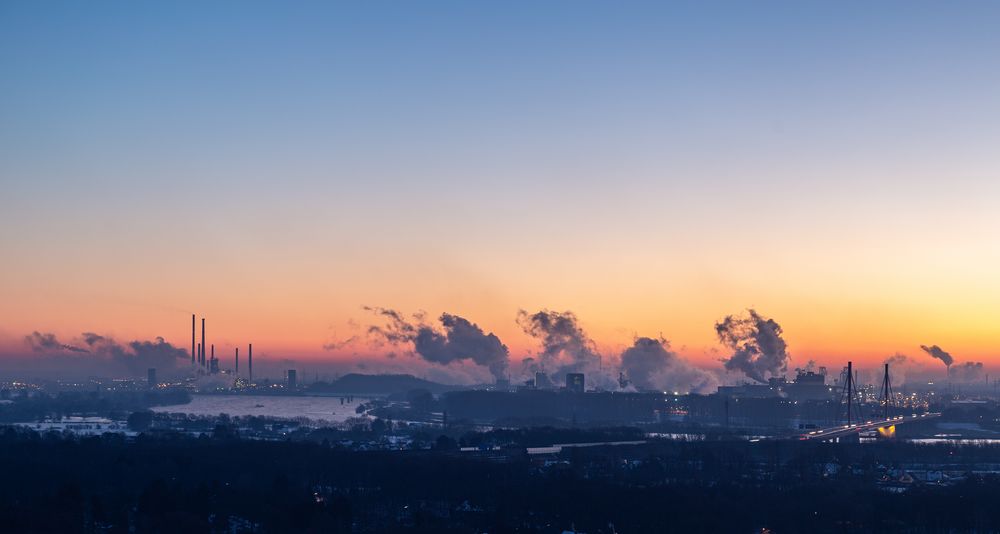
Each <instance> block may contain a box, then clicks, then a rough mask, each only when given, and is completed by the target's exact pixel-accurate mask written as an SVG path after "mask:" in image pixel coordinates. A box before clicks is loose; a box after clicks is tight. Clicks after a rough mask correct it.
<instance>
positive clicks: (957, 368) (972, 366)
mask: <svg viewBox="0 0 1000 534" xmlns="http://www.w3.org/2000/svg"><path fill="white" fill-rule="evenodd" d="M983 375H984V372H983V363H982V362H964V363H961V364H958V365H952V366H950V367H949V368H948V378H950V379H951V380H952V381H954V382H980V381H982V380H984V376H983Z"/></svg>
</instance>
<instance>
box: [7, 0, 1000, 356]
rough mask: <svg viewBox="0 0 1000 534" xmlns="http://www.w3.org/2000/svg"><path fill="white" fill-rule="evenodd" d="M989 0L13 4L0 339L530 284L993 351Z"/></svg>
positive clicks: (997, 165) (995, 16)
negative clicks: (751, 311)
mask: <svg viewBox="0 0 1000 534" xmlns="http://www.w3.org/2000/svg"><path fill="white" fill-rule="evenodd" d="M998 22H1000V4H997V3H995V2H958V3H948V4H945V3H941V2H922V1H905V2H903V1H888V2H878V3H871V2H836V3H828V2H753V3H747V2H731V3H730V2H691V3H686V2H649V3H645V2H641V3H633V2H545V3H538V2H502V3H494V4H489V3H481V2H472V3H470V2H452V3H439V2H363V3H335V2H316V3H312V2H301V3H295V4H294V5H287V4H285V3H279V2H270V3H268V2H243V1H241V2H212V3H204V2H161V3H154V2H99V3H93V2H88V3H71V2H66V3H63V2H28V1H25V2H4V3H3V4H2V5H0V185H2V187H0V191H2V193H3V194H2V195H0V352H3V354H6V355H7V356H10V355H16V354H18V353H19V352H24V351H25V350H26V347H25V345H24V341H23V340H24V336H25V335H26V334H28V333H30V332H32V331H36V330H37V331H41V332H51V333H54V334H56V335H58V336H60V338H66V339H70V338H72V337H73V336H78V335H79V334H80V333H81V332H99V333H102V334H106V335H112V336H115V337H116V338H119V339H123V340H124V339H152V338H154V337H155V336H163V337H164V338H166V339H167V340H168V341H170V342H173V343H175V344H177V345H179V346H180V347H187V346H188V344H189V339H190V331H189V325H190V314H191V313H197V314H198V316H199V317H201V316H204V317H207V318H208V324H209V329H210V335H211V336H212V339H213V340H214V341H217V342H218V343H219V346H220V349H222V348H224V347H225V348H226V350H229V349H228V347H233V346H236V345H243V344H245V343H248V342H253V343H254V344H255V348H256V347H262V349H260V350H266V351H269V353H271V354H275V355H282V357H288V358H295V359H298V360H305V361H309V360H318V359H334V360H338V359H339V360H343V361H365V359H367V358H374V359H376V360H379V361H383V360H384V353H385V351H386V350H387V349H386V347H380V346H377V344H368V343H362V344H360V345H359V344H357V343H356V344H355V345H354V346H353V347H351V348H349V349H343V350H334V351H330V350H324V349H323V346H324V345H326V344H331V343H334V344H336V343H338V342H340V341H343V340H346V339H349V338H351V337H352V336H354V335H356V334H357V333H358V332H362V333H363V331H364V329H365V327H366V325H368V324H370V323H372V322H373V321H376V319H377V318H376V317H373V316H372V314H371V313H370V312H367V311H365V310H364V309H362V307H363V306H381V307H386V308H392V309H396V310H400V311H402V312H404V313H414V312H419V311H424V312H426V313H427V314H428V317H431V318H432V319H433V318H435V317H437V316H438V315H440V314H442V313H451V314H457V315H459V316H461V317H465V318H468V319H469V320H470V321H472V322H474V323H476V324H478V325H479V326H480V327H482V328H483V329H484V330H485V331H487V332H493V333H495V334H496V335H497V336H498V337H499V338H500V339H502V340H503V343H504V344H506V345H507V346H508V347H509V348H510V352H511V356H512V358H520V357H522V356H526V355H531V354H534V353H535V352H537V351H538V350H539V345H538V342H537V340H536V339H533V338H531V337H530V336H528V335H526V334H525V332H524V331H523V329H522V327H521V326H519V325H518V324H517V322H516V318H517V314H518V311H519V310H526V311H528V312H535V311H538V310H546V309H547V310H554V311H564V310H570V311H573V312H574V313H575V314H576V315H577V316H578V317H579V319H580V323H581V325H582V327H583V328H584V329H585V330H586V332H587V334H588V335H589V336H590V337H591V338H593V340H594V341H595V343H596V344H597V346H598V347H599V348H600V350H602V351H607V352H609V353H615V352H618V351H621V350H622V349H623V348H625V347H627V346H629V345H630V344H631V342H632V340H633V338H635V337H636V336H650V337H657V336H663V337H664V338H666V339H669V340H670V342H671V346H672V347H673V349H674V350H676V351H677V352H679V353H680V354H682V355H683V356H684V357H686V358H688V359H690V360H691V361H693V362H695V363H696V364H698V365H701V366H706V367H710V366H718V365H719V364H718V361H717V360H718V359H719V358H720V357H723V356H725V355H726V351H727V350H728V349H726V348H725V347H723V346H722V345H720V344H719V340H718V339H717V337H716V332H715V330H714V328H713V325H714V324H715V323H716V322H717V321H719V320H721V319H722V318H723V317H725V316H726V315H728V314H734V313H740V312H742V311H743V310H746V309H748V308H754V309H756V310H758V311H759V312H760V313H762V314H764V315H766V316H767V317H770V318H773V319H774V320H775V321H777V322H778V323H780V325H781V326H782V328H783V331H784V339H785V340H786V341H787V343H788V350H789V352H790V354H791V356H792V365H793V366H795V365H800V364H804V362H806V361H808V360H810V359H814V360H817V361H819V362H821V363H826V364H829V365H831V366H833V365H837V366H839V365H842V362H843V361H845V360H847V359H852V358H853V359H854V360H857V361H863V362H880V361H881V360H882V359H884V358H885V357H887V356H889V355H892V354H894V353H896V352H902V353H905V354H910V355H913V356H919V355H920V354H921V351H920V348H919V346H920V345H921V344H928V345H929V344H937V345H940V346H941V347H943V348H945V349H946V350H948V351H949V352H950V353H952V354H953V355H955V357H956V359H957V360H960V361H965V360H970V361H971V360H975V361H983V362H985V364H986V365H987V367H989V366H990V365H996V364H1000V351H998V350H997V349H998V347H1000V328H998V327H997V322H998V321H997V320H998V318H1000V277H998V276H996V265H997V264H998V261H1000V238H998V236H1000V210H997V205H998V202H1000V161H998V156H997V150H996V147H997V146H1000V99H997V98H996V95H997V94H1000V62H998V61H997V60H996V57H997V52H998V50H1000V33H998V32H997V31H996V27H997V24H998Z"/></svg>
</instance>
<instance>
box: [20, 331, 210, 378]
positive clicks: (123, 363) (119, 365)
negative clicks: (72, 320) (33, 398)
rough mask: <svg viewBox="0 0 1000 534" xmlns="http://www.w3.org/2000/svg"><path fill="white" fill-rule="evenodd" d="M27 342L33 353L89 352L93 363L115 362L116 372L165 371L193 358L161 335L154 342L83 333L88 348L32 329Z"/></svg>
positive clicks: (137, 373)
mask: <svg viewBox="0 0 1000 534" xmlns="http://www.w3.org/2000/svg"><path fill="white" fill-rule="evenodd" d="M24 339H25V342H26V343H27V344H28V345H29V346H30V347H31V349H32V350H33V351H34V352H39V353H48V354H51V355H55V356H57V355H59V354H64V353H65V351H70V352H76V353H83V354H87V355H88V358H90V360H88V361H90V362H92V363H93V364H98V365H102V364H103V365H108V364H110V365H112V367H113V369H114V372H122V371H124V372H127V373H129V374H132V375H141V374H142V373H145V372H146V369H148V368H150V367H155V368H156V369H158V370H161V371H163V372H169V371H170V370H172V369H174V368H175V367H176V366H177V364H178V363H181V362H187V361H189V358H190V357H191V355H190V354H188V352H187V351H186V350H184V349H182V348H178V347H175V346H173V345H171V344H170V343H167V342H166V341H165V340H164V339H163V338H162V337H157V338H155V339H154V340H152V341H139V340H136V341H131V342H129V343H126V344H124V345H123V344H120V343H118V342H117V341H115V340H114V339H112V338H110V337H107V336H100V335H97V334H95V333H93V332H84V333H83V334H81V335H80V340H79V341H82V343H83V344H85V345H86V346H87V348H83V347H80V346H77V345H69V344H65V343H60V342H59V340H58V339H57V338H56V336H55V335H54V334H48V333H39V332H32V333H31V334H30V335H28V336H25V338H24Z"/></svg>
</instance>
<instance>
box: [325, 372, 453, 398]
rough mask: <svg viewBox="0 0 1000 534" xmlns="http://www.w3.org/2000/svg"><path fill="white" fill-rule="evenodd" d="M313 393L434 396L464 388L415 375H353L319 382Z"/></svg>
mask: <svg viewBox="0 0 1000 534" xmlns="http://www.w3.org/2000/svg"><path fill="white" fill-rule="evenodd" d="M309 389H310V390H311V391H316V392H329V393H354V394H361V393H385V394H393V393H406V392H408V391H411V390H414V389H426V390H427V391H430V392H431V393H434V394H440V393H444V392H446V391H454V390H456V389H463V388H462V386H450V385H447V384H439V383H437V382H431V381H429V380H424V379H422V378H417V377H415V376H413V375H363V374H358V373H351V374H348V375H344V376H342V377H340V378H339V379H337V380H334V381H333V382H317V383H315V384H313V385H312V386H310V388H309Z"/></svg>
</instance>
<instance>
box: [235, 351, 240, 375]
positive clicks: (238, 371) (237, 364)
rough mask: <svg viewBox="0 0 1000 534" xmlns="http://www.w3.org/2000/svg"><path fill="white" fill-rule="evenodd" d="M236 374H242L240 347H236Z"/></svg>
mask: <svg viewBox="0 0 1000 534" xmlns="http://www.w3.org/2000/svg"><path fill="white" fill-rule="evenodd" d="M236 376H240V348H239V347H236Z"/></svg>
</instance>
